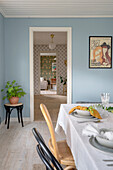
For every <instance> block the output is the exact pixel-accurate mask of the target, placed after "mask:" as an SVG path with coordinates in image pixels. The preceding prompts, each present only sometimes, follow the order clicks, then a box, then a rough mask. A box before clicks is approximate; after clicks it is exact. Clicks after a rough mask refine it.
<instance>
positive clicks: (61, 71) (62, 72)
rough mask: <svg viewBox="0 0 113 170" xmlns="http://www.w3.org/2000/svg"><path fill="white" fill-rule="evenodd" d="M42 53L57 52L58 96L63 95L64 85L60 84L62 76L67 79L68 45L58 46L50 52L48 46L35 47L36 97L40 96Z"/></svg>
mask: <svg viewBox="0 0 113 170" xmlns="http://www.w3.org/2000/svg"><path fill="white" fill-rule="evenodd" d="M42 52H55V53H56V54H57V56H56V58H57V60H56V67H57V68H56V79H57V94H63V84H61V83H60V76H62V77H63V78H67V67H66V65H65V63H64V60H66V59H67V45H56V48H55V49H54V51H53V50H50V49H49V47H48V45H34V92H35V95H37V94H40V89H39V83H40V74H39V68H40V63H39V61H40V60H39V57H40V53H42Z"/></svg>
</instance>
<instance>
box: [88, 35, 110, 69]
mask: <svg viewBox="0 0 113 170" xmlns="http://www.w3.org/2000/svg"><path fill="white" fill-rule="evenodd" d="M89 68H92V69H93V68H94V69H96V68H101V69H110V68H112V36H89Z"/></svg>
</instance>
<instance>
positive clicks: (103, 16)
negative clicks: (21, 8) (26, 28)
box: [1, 12, 113, 18]
mask: <svg viewBox="0 0 113 170" xmlns="http://www.w3.org/2000/svg"><path fill="white" fill-rule="evenodd" d="M1 13H2V12H1ZM2 15H3V16H4V17H5V18H113V15H55V16H51V15H43V16H42V15H33V16H26V15H20V16H19V15H5V14H4V13H2Z"/></svg>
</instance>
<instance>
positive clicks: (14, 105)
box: [4, 103, 24, 129]
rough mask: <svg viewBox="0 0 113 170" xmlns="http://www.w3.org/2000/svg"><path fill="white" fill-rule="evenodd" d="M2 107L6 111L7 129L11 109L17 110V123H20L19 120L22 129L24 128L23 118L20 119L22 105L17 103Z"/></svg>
mask: <svg viewBox="0 0 113 170" xmlns="http://www.w3.org/2000/svg"><path fill="white" fill-rule="evenodd" d="M4 107H5V110H6V119H5V124H7V119H8V124H7V129H9V123H10V115H11V112H12V110H13V109H17V115H18V122H19V123H20V118H21V123H22V127H24V124H23V118H22V109H23V104H22V103H18V104H10V103H7V104H4ZM19 113H20V114H19Z"/></svg>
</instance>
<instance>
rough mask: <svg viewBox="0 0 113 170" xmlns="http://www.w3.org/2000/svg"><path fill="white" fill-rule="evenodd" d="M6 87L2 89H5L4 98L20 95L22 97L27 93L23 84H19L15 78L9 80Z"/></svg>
mask: <svg viewBox="0 0 113 170" xmlns="http://www.w3.org/2000/svg"><path fill="white" fill-rule="evenodd" d="M5 89H6V90H5ZM5 89H2V90H1V92H3V91H5V93H6V94H5V96H4V97H3V100H5V99H6V98H7V99H10V98H11V97H19V98H21V97H22V96H24V95H25V94H26V93H25V92H24V91H23V89H22V87H21V85H18V83H16V80H13V81H12V82H10V81H8V82H7V84H6V86H5Z"/></svg>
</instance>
